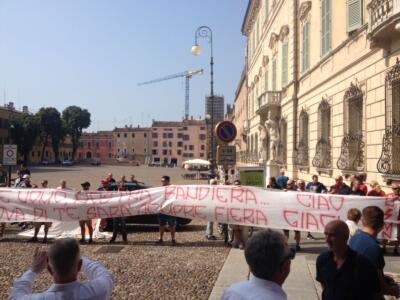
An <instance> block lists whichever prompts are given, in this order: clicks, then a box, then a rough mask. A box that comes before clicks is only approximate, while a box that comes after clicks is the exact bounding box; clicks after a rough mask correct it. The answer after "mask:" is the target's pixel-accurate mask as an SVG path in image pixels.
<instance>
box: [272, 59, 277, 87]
mask: <svg viewBox="0 0 400 300" xmlns="http://www.w3.org/2000/svg"><path fill="white" fill-rule="evenodd" d="M272 91H273V92H275V91H276V60H275V59H274V60H273V61H272Z"/></svg>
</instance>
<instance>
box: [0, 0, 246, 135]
mask: <svg viewBox="0 0 400 300" xmlns="http://www.w3.org/2000/svg"><path fill="white" fill-rule="evenodd" d="M246 6H247V0H200V1H199V0H197V1H195V0H151V1H145V0H24V1H22V0H0V91H1V94H0V95H1V96H0V97H1V103H3V101H4V96H3V93H4V91H5V94H6V100H7V101H13V102H14V103H15V105H16V106H17V108H19V109H20V108H21V107H22V106H23V105H27V106H28V107H29V109H30V110H31V111H33V112H36V111H37V110H38V109H39V108H40V107H43V106H54V107H56V108H57V109H58V110H59V111H62V110H63V109H64V108H65V107H66V106H69V105H79V106H81V107H83V108H87V109H88V110H89V111H90V112H91V114H92V125H91V127H90V128H89V130H91V131H95V130H109V129H112V128H113V127H114V126H123V125H124V124H133V125H134V126H135V125H137V124H140V125H141V126H149V125H150V124H151V120H152V119H156V120H180V119H181V118H182V116H183V115H184V92H185V80H184V78H177V79H173V80H169V81H164V82H159V83H156V84H152V85H147V86H138V85H137V83H138V82H141V81H147V80H151V79H155V78H158V77H163V76H165V75H170V74H174V73H179V72H183V71H186V70H195V69H199V68H204V70H205V73H204V75H202V76H195V77H193V78H192V79H191V85H190V89H191V93H190V114H191V115H193V116H195V117H199V116H202V117H204V96H205V95H206V94H208V93H209V91H210V74H209V72H210V67H209V60H210V47H209V44H208V42H207V40H206V39H200V40H199V41H200V42H199V44H200V45H201V46H202V48H203V53H202V55H201V56H199V57H196V56H193V55H192V54H191V53H190V48H191V46H192V44H193V43H194V32H195V30H196V29H197V28H198V27H199V26H201V25H207V26H209V27H211V29H212V30H213V38H214V43H213V44H214V59H215V66H214V73H215V76H214V81H215V89H214V90H215V93H216V94H222V95H224V96H225V103H232V102H233V100H234V95H235V90H236V87H237V85H238V81H239V78H240V74H241V71H242V68H243V66H244V53H245V37H244V36H243V35H242V34H241V25H242V21H243V17H244V14H245V11H246Z"/></svg>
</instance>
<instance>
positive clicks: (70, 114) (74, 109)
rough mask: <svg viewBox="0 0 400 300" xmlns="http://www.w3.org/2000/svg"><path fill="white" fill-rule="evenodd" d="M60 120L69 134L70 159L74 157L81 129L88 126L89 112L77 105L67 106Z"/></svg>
mask: <svg viewBox="0 0 400 300" xmlns="http://www.w3.org/2000/svg"><path fill="white" fill-rule="evenodd" d="M62 120H63V122H64V124H65V128H66V133H68V134H69V135H70V136H71V141H72V159H75V154H76V150H77V149H78V146H79V139H80V138H81V135H82V131H83V129H85V128H88V127H89V126H90V123H91V121H90V113H89V112H88V110H87V109H82V108H80V107H78V106H74V105H73V106H68V107H67V108H65V109H64V111H63V112H62Z"/></svg>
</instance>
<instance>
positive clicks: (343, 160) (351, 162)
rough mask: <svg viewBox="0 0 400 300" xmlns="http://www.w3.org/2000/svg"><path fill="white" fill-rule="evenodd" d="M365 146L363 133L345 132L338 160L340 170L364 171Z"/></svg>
mask: <svg viewBox="0 0 400 300" xmlns="http://www.w3.org/2000/svg"><path fill="white" fill-rule="evenodd" d="M364 147H365V143H364V140H363V136H362V134H351V133H348V134H345V135H344V137H343V139H342V149H341V152H340V156H339V159H338V161H337V167H338V168H339V169H340V170H348V171H355V172H361V171H364V167H365V157H364Z"/></svg>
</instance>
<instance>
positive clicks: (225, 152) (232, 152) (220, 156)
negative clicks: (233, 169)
mask: <svg viewBox="0 0 400 300" xmlns="http://www.w3.org/2000/svg"><path fill="white" fill-rule="evenodd" d="M217 164H219V165H223V166H233V165H235V164H236V146H227V145H221V146H218V150H217Z"/></svg>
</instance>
